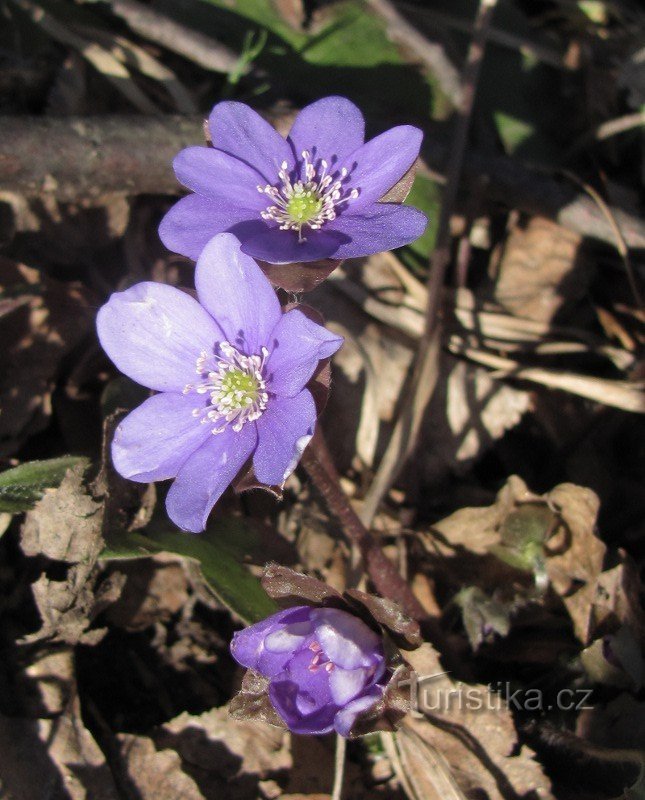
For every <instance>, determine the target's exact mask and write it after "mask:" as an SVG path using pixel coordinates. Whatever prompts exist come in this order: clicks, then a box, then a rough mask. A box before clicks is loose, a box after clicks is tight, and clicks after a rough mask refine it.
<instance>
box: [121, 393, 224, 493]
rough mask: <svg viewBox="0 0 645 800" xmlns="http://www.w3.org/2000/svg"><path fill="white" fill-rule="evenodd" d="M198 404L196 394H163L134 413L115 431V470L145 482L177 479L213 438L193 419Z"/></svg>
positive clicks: (145, 402) (204, 426) (143, 404)
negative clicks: (185, 466) (206, 442)
mask: <svg viewBox="0 0 645 800" xmlns="http://www.w3.org/2000/svg"><path fill="white" fill-rule="evenodd" d="M197 404H198V401H196V398H195V396H194V395H192V396H191V395H183V394H175V393H174V392H173V393H171V392H162V393H161V394H156V395H155V396H154V397H149V398H148V399H147V400H145V401H144V402H143V403H142V404H141V405H140V406H139V407H138V408H135V409H134V411H131V412H130V413H129V414H128V416H127V417H126V418H125V419H124V420H123V421H122V422H121V423H120V424H119V425H118V427H117V429H116V431H115V432H114V439H113V441H112V461H113V462H114V466H115V468H116V471H117V472H118V473H119V474H120V475H123V477H124V478H129V479H130V480H131V481H140V482H142V483H147V482H148V481H164V480H167V479H168V478H174V477H175V475H177V473H178V472H179V470H180V469H181V467H182V465H183V464H184V462H185V461H186V459H187V458H188V457H189V456H191V455H192V454H193V453H194V452H195V450H197V449H198V448H199V447H201V445H202V444H204V442H205V440H206V439H207V438H208V436H211V435H212V434H211V432H210V427H209V426H206V425H201V424H200V421H199V420H198V419H195V417H194V416H193V409H194V408H195V407H196V405H197Z"/></svg>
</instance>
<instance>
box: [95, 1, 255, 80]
mask: <svg viewBox="0 0 645 800" xmlns="http://www.w3.org/2000/svg"><path fill="white" fill-rule="evenodd" d="M108 1H109V3H110V7H111V8H112V13H113V14H116V16H118V17H121V18H122V19H123V20H125V21H126V22H127V23H128V25H129V26H130V28H131V29H132V30H133V31H134V32H135V33H138V34H139V35H140V36H143V37H144V38H145V39H148V40H150V41H151V42H156V43H157V44H160V45H161V46H162V47H166V48H167V49H168V50H171V51H172V52H173V53H177V54H178V55H180V56H183V57H184V58H187V59H188V60H189V61H192V62H193V63H194V64H198V65H199V66H200V67H203V68H204V69H208V70H211V71H212V72H230V71H231V70H232V69H234V68H235V67H237V65H238V61H239V59H238V56H237V54H236V53H234V52H233V51H232V50H229V48H228V47H226V46H225V45H223V44H221V43H220V42H218V41H216V40H215V39H211V37H210V36H206V35H205V34H203V33H200V32H199V31H195V30H192V28H188V27H186V26H185V25H181V24H180V23H178V22H175V21H174V20H173V19H171V18H170V17H167V16H165V14H162V13H161V12H159V11H156V10H155V9H153V8H151V7H149V6H144V5H143V4H142V3H139V2H137V0H108Z"/></svg>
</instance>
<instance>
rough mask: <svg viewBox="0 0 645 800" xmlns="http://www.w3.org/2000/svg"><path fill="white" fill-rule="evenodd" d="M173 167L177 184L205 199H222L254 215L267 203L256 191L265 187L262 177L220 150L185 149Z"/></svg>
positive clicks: (266, 199)
mask: <svg viewBox="0 0 645 800" xmlns="http://www.w3.org/2000/svg"><path fill="white" fill-rule="evenodd" d="M173 167H174V170H175V175H176V176H177V179H178V180H179V182H180V183H182V184H183V185H184V186H187V187H188V188H189V189H192V190H193V192H197V193H198V194H201V195H205V196H206V197H207V198H213V199H215V200H225V201H226V202H227V203H228V204H229V205H231V203H233V204H234V205H235V206H236V207H240V208H248V209H252V210H254V211H255V212H256V213H257V214H259V213H260V212H261V211H264V209H265V208H266V207H267V205H269V204H270V203H269V200H268V198H267V196H266V195H262V194H260V192H258V189H257V187H258V185H259V184H262V185H264V184H265V180H264V178H263V177H262V175H260V173H259V172H258V171H257V170H255V169H253V168H252V167H249V166H248V165H247V164H245V163H244V162H243V161H240V160H239V159H237V158H233V156H230V155H228V154H227V153H224V152H222V151H221V150H214V149H213V148H212V147H187V148H186V149H185V150H182V151H181V152H180V153H179V154H178V155H177V156H176V157H175V160H174V161H173Z"/></svg>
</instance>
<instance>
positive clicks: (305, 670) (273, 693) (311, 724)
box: [269, 648, 336, 733]
mask: <svg viewBox="0 0 645 800" xmlns="http://www.w3.org/2000/svg"><path fill="white" fill-rule="evenodd" d="M318 659H319V655H317V654H316V653H315V652H314V651H312V650H310V649H308V648H307V649H305V650H301V651H300V652H299V653H296V655H295V656H294V657H293V658H292V659H291V661H289V663H288V665H287V668H286V670H285V672H284V673H283V674H282V675H278V676H276V677H275V678H274V679H273V681H272V682H271V686H270V687H269V697H270V699H271V702H272V703H273V705H274V707H275V709H276V711H277V712H278V713H279V714H280V716H281V717H282V718H283V719H284V720H285V722H286V723H287V725H288V726H289V728H290V729H291V730H292V731H295V732H296V733H305V732H314V731H315V732H320V731H321V729H325V728H328V727H329V726H330V725H331V724H332V722H333V716H334V714H333V712H335V711H336V708H335V706H334V703H333V700H332V696H331V690H330V688H329V676H330V673H329V672H328V671H327V669H326V668H325V664H324V663H317V660H318ZM312 729H313V730H312Z"/></svg>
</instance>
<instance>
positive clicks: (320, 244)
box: [242, 228, 351, 264]
mask: <svg viewBox="0 0 645 800" xmlns="http://www.w3.org/2000/svg"><path fill="white" fill-rule="evenodd" d="M350 241H351V240H350V239H349V237H348V236H346V235H345V234H343V233H336V232H335V231H331V230H324V231H310V230H308V229H305V239H304V240H303V241H298V234H297V232H296V231H282V230H280V228H265V229H264V230H261V231H260V230H259V231H258V232H257V233H256V234H255V235H249V236H248V238H247V236H245V237H244V241H243V245H242V250H243V252H245V253H246V254H247V255H249V256H252V257H253V258H256V259H257V260H258V261H268V262H269V264H294V263H297V262H299V261H320V260H321V259H324V258H329V257H330V256H331V255H333V254H334V253H335V252H336V250H338V248H339V247H340V246H341V245H342V244H344V243H350Z"/></svg>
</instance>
